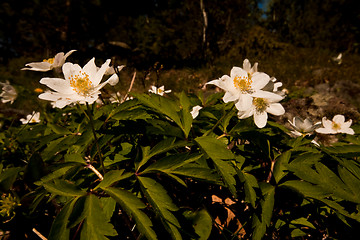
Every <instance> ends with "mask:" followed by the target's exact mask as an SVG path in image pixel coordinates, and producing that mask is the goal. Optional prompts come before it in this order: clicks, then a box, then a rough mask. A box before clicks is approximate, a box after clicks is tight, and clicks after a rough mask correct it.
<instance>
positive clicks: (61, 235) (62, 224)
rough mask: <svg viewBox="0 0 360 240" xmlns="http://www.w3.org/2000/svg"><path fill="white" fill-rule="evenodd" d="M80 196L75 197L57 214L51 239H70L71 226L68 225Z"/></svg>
mask: <svg viewBox="0 0 360 240" xmlns="http://www.w3.org/2000/svg"><path fill="white" fill-rule="evenodd" d="M78 199H79V197H75V198H73V199H72V200H70V201H68V202H67V203H66V204H65V206H64V207H63V208H62V209H61V211H60V213H59V214H58V215H57V216H56V218H55V220H54V222H53V224H52V225H51V229H50V233H49V238H48V239H49V240H68V239H70V228H68V227H67V225H68V222H69V217H70V214H71V212H72V210H73V207H74V205H75V203H76V201H77V200H78Z"/></svg>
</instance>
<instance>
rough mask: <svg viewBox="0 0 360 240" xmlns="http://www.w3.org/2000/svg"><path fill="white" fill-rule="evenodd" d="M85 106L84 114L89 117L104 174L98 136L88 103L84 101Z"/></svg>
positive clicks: (103, 169)
mask: <svg viewBox="0 0 360 240" xmlns="http://www.w3.org/2000/svg"><path fill="white" fill-rule="evenodd" d="M86 106H87V111H88V113H87V114H86V116H87V117H88V118H89V121H90V126H91V130H92V133H93V135H94V138H95V144H96V148H97V153H98V155H99V160H100V164H101V168H102V171H103V173H104V174H105V166H104V161H103V159H102V155H101V151H100V145H99V140H98V138H97V136H96V132H95V127H94V119H93V117H92V112H91V109H90V105H89V104H88V103H86Z"/></svg>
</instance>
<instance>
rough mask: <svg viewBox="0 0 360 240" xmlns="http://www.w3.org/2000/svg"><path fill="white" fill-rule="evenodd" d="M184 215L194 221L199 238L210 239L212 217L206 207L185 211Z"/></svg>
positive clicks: (198, 239) (199, 239) (201, 239)
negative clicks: (194, 210)
mask: <svg viewBox="0 0 360 240" xmlns="http://www.w3.org/2000/svg"><path fill="white" fill-rule="evenodd" d="M183 215H184V216H185V218H186V219H187V220H189V221H190V222H191V223H192V225H193V228H194V229H195V233H196V234H197V235H198V237H197V238H196V239H197V240H207V239H209V236H210V234H211V230H212V218H211V216H210V214H209V213H208V211H206V210H205V209H201V210H198V211H196V212H193V211H185V212H184V213H183Z"/></svg>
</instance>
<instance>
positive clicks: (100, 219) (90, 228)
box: [80, 194, 117, 240]
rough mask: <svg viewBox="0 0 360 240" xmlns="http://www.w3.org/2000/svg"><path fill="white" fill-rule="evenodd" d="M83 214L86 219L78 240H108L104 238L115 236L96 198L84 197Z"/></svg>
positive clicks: (91, 195) (93, 196)
mask: <svg viewBox="0 0 360 240" xmlns="http://www.w3.org/2000/svg"><path fill="white" fill-rule="evenodd" d="M84 212H85V216H86V217H85V220H84V224H83V226H82V228H81V234H80V240H88V239H94V240H108V238H107V237H106V236H116V235H117V233H116V231H115V229H114V226H113V225H112V224H111V223H110V218H107V217H106V215H105V213H104V211H103V207H102V204H101V201H100V199H99V198H98V197H96V196H95V195H93V194H90V195H88V196H87V197H86V201H85V206H84Z"/></svg>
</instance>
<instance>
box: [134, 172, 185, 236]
mask: <svg viewBox="0 0 360 240" xmlns="http://www.w3.org/2000/svg"><path fill="white" fill-rule="evenodd" d="M138 180H139V182H140V184H141V186H142V189H143V193H144V194H145V196H146V198H147V199H148V201H149V202H150V203H151V205H152V207H153V208H154V209H155V211H156V212H157V213H158V214H159V215H160V216H161V219H162V222H163V224H164V226H165V229H166V230H167V231H168V232H169V233H170V235H171V237H172V239H175V240H178V239H182V237H181V234H180V232H179V229H180V228H181V226H180V223H179V221H178V220H177V219H176V217H175V216H174V215H173V214H172V212H174V211H177V210H178V207H177V206H176V205H175V204H174V203H173V201H172V199H171V198H170V197H169V195H168V194H167V192H166V190H165V189H164V188H163V186H162V185H161V184H159V183H158V182H156V181H155V180H153V179H151V178H148V177H138Z"/></svg>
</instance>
